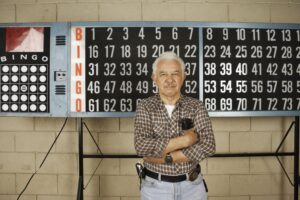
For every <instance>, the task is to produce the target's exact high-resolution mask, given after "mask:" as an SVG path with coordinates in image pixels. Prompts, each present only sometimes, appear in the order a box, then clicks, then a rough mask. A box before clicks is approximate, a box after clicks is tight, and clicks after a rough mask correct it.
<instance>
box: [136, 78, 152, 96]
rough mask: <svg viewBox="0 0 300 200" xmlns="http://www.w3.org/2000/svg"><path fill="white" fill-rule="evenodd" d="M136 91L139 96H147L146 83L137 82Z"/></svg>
mask: <svg viewBox="0 0 300 200" xmlns="http://www.w3.org/2000/svg"><path fill="white" fill-rule="evenodd" d="M136 91H138V92H139V93H140V94H147V93H148V91H149V83H148V81H139V82H138V84H137V86H136Z"/></svg>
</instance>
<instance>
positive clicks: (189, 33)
mask: <svg viewBox="0 0 300 200" xmlns="http://www.w3.org/2000/svg"><path fill="white" fill-rule="evenodd" d="M71 43H72V45H71V70H70V71H71V96H70V101H71V105H70V114H71V115H72V116H128V115H133V112H134V111H135V109H136V104H137V102H138V101H139V100H140V99H142V98H146V97H149V96H151V95H153V94H154V93H157V88H156V86H155V85H153V81H152V80H151V74H152V63H153V62H154V60H155V58H157V57H158V56H159V55H160V54H161V53H162V52H164V51H174V52H175V53H177V54H178V55H180V56H181V57H182V58H183V60H184V62H185V66H186V74H187V78H186V81H185V83H184V86H183V88H182V93H183V94H187V95H189V96H192V97H194V98H197V99H199V97H200V94H199V87H200V86H199V69H200V67H199V28H198V27H195V25H194V24H192V23H190V24H189V23H181V24H172V23H169V24H163V23H155V24H153V23H136V24H134V23H126V24H117V23H110V24H108V25H105V24H101V25H99V24H97V23H96V24H94V25H91V26H85V24H76V25H72V26H71Z"/></svg>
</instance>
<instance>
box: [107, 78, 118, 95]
mask: <svg viewBox="0 0 300 200" xmlns="http://www.w3.org/2000/svg"><path fill="white" fill-rule="evenodd" d="M115 88H116V81H107V82H106V83H105V86H104V91H105V92H106V93H107V94H112V93H114V92H115Z"/></svg>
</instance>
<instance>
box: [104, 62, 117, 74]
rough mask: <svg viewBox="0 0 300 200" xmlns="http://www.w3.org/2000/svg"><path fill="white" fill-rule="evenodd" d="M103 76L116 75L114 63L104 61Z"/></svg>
mask: <svg viewBox="0 0 300 200" xmlns="http://www.w3.org/2000/svg"><path fill="white" fill-rule="evenodd" d="M103 74H104V75H105V76H115V75H116V63H104V73H103Z"/></svg>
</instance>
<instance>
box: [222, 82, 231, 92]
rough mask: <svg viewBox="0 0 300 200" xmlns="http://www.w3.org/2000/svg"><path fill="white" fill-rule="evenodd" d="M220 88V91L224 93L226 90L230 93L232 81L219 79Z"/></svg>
mask: <svg viewBox="0 0 300 200" xmlns="http://www.w3.org/2000/svg"><path fill="white" fill-rule="evenodd" d="M220 88H221V89H220V92H221V93H226V92H229V93H231V92H232V82H231V81H225V80H221V81H220Z"/></svg>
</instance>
